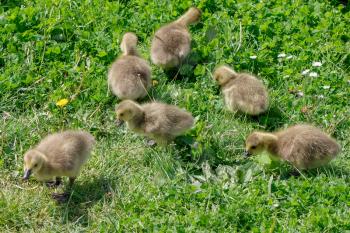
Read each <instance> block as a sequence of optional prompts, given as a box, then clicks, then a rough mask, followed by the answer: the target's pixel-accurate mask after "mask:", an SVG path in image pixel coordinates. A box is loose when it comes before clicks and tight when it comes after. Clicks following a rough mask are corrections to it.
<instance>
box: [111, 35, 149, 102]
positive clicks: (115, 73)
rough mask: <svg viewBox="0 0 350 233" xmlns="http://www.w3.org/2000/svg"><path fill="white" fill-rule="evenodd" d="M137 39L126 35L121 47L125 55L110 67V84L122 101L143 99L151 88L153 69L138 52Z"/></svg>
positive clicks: (134, 36)
mask: <svg viewBox="0 0 350 233" xmlns="http://www.w3.org/2000/svg"><path fill="white" fill-rule="evenodd" d="M136 45H137V37H136V35H135V34H134V33H131V32H128V33H125V34H124V36H123V39H122V43H121V45H120V47H121V50H122V52H123V55H122V56H120V57H119V58H118V59H117V60H116V61H115V62H114V63H113V64H112V66H111V67H110V69H109V72H108V84H109V86H110V88H111V90H112V92H113V93H114V94H115V95H116V96H118V97H119V98H120V99H122V100H123V99H132V100H136V99H141V98H144V97H145V96H146V95H147V91H148V89H149V88H150V87H151V68H150V66H149V64H148V62H147V61H145V60H144V59H142V58H141V57H140V56H139V55H138V52H137V48H136Z"/></svg>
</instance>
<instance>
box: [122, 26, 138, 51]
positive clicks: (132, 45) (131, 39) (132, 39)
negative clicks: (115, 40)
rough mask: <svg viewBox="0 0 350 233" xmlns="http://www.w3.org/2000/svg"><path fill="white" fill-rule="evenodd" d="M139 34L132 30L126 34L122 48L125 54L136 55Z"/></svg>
mask: <svg viewBox="0 0 350 233" xmlns="http://www.w3.org/2000/svg"><path fill="white" fill-rule="evenodd" d="M136 46H137V36H136V35H135V34H134V33H132V32H127V33H125V34H124V36H123V39H122V43H121V44H120V49H121V50H122V52H123V54H124V55H136V53H137V52H136Z"/></svg>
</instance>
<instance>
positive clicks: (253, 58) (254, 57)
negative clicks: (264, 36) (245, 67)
mask: <svg viewBox="0 0 350 233" xmlns="http://www.w3.org/2000/svg"><path fill="white" fill-rule="evenodd" d="M249 58H250V59H252V60H255V59H256V58H257V56H255V55H253V56H250V57H249Z"/></svg>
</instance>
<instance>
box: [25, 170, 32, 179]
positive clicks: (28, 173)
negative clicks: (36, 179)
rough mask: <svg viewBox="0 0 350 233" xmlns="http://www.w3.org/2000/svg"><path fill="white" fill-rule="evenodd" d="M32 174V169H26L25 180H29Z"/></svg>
mask: <svg viewBox="0 0 350 233" xmlns="http://www.w3.org/2000/svg"><path fill="white" fill-rule="evenodd" d="M31 174H32V170H31V169H25V170H24V176H23V180H28V179H29V177H30V175H31Z"/></svg>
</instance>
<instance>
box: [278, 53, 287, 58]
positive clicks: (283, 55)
mask: <svg viewBox="0 0 350 233" xmlns="http://www.w3.org/2000/svg"><path fill="white" fill-rule="evenodd" d="M286 56H287V55H286V54H285V53H280V54H278V58H284V57H286Z"/></svg>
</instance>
